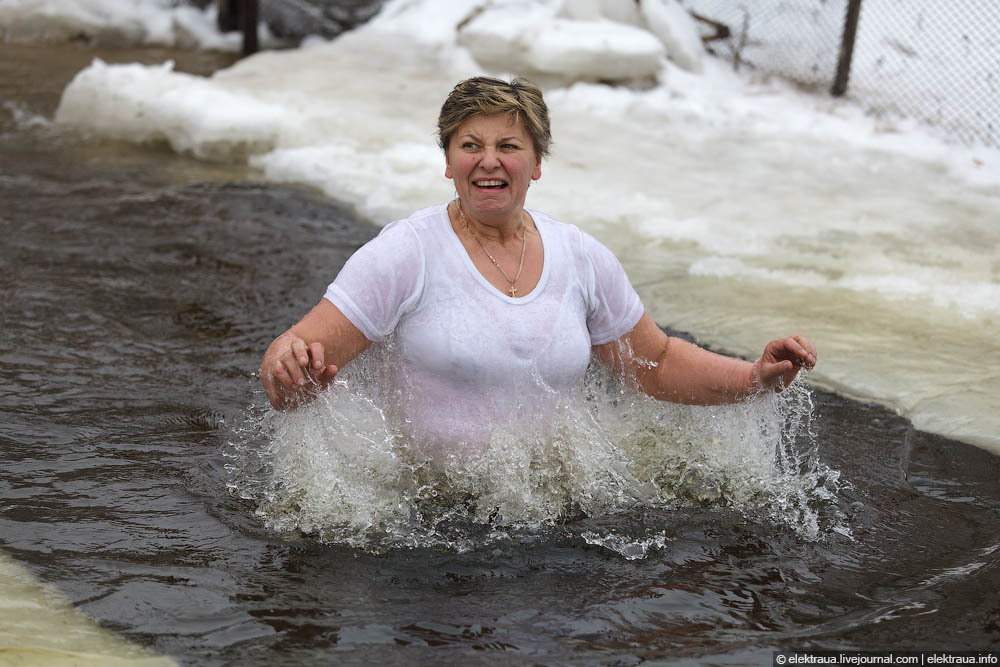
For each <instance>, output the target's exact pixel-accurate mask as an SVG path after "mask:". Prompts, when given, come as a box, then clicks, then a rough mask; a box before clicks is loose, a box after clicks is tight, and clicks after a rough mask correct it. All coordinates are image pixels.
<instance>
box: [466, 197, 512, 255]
mask: <svg viewBox="0 0 1000 667" xmlns="http://www.w3.org/2000/svg"><path fill="white" fill-rule="evenodd" d="M455 212H456V214H457V215H456V217H457V218H458V224H459V226H461V227H465V228H467V229H468V230H469V231H470V232H472V233H473V234H478V235H479V237H480V238H482V239H484V240H489V241H494V242H496V243H499V244H501V245H503V244H505V243H507V242H509V241H517V242H518V243H520V242H521V239H522V238H523V235H524V234H525V233H526V232H527V227H528V224H527V222H526V220H529V219H530V217H529V216H527V215H525V214H524V209H520V208H519V209H518V210H517V214H516V215H514V216H512V217H511V218H508V219H506V220H502V219H501V220H496V221H494V220H488V221H480V220H478V219H477V218H476V217H475V216H473V215H470V214H469V213H468V211H466V210H465V207H464V206H462V200H461V199H456V200H455Z"/></svg>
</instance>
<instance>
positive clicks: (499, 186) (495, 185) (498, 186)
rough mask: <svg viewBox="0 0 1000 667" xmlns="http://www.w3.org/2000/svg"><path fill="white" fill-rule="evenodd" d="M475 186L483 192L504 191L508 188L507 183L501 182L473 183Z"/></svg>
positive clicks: (494, 180) (485, 181)
mask: <svg viewBox="0 0 1000 667" xmlns="http://www.w3.org/2000/svg"><path fill="white" fill-rule="evenodd" d="M472 184H473V185H475V186H476V187H477V188H482V189H483V190H503V189H504V188H506V187H507V181H500V180H496V179H493V180H488V181H487V180H484V181H473V182H472Z"/></svg>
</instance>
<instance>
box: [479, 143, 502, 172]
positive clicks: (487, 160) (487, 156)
mask: <svg viewBox="0 0 1000 667" xmlns="http://www.w3.org/2000/svg"><path fill="white" fill-rule="evenodd" d="M482 166H483V168H485V169H496V168H497V167H499V166H500V154H499V153H497V151H496V149H493V148H487V149H486V150H485V151H484V152H483V159H482Z"/></svg>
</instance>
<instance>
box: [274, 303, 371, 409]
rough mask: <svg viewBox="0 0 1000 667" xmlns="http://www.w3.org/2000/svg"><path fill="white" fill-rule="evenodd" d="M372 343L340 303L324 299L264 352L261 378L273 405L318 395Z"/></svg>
mask: <svg viewBox="0 0 1000 667" xmlns="http://www.w3.org/2000/svg"><path fill="white" fill-rule="evenodd" d="M370 344H371V341H369V340H368V339H367V338H365V335H364V334H363V333H361V331H359V330H358V328H357V327H356V326H354V325H353V324H351V321H350V320H348V319H347V318H346V317H344V314H343V313H341V312H340V310H339V309H338V308H337V307H336V306H334V305H333V304H332V303H330V302H329V301H327V300H326V299H322V300H321V301H320V302H319V303H318V304H317V305H316V306H315V307H314V308H313V309H312V310H311V311H309V313H308V314H307V315H306V316H305V317H303V318H302V319H301V320H300V321H299V322H298V324H296V325H294V326H293V327H292V328H290V329H289V330H288V331H286V332H285V333H283V334H281V335H280V336H278V337H277V338H275V339H274V341H273V342H272V343H271V345H270V346H268V348H267V352H265V353H264V359H263V360H262V361H261V363H260V382H261V384H262V385H264V391H265V392H267V399H268V400H269V401H270V402H271V406H272V407H274V408H275V409H276V410H286V409H288V408H290V407H294V406H296V405H299V404H301V403H302V401H304V400H306V399H308V398H310V397H312V396H314V395H315V393H316V391H317V390H318V389H322V388H323V387H325V386H327V385H328V384H329V383H330V382H333V379H334V378H335V377H336V376H337V372H338V370H339V369H340V368H341V367H342V366H344V365H345V364H347V363H348V362H349V361H351V360H352V359H354V357H356V356H358V355H359V354H361V353H362V352H364V351H365V349H366V348H367V347H368V346H369V345H370Z"/></svg>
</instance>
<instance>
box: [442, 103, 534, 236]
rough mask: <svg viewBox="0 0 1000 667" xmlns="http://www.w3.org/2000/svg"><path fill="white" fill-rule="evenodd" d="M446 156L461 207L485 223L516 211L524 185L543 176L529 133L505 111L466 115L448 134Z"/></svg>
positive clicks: (500, 219) (446, 172) (524, 194)
mask: <svg viewBox="0 0 1000 667" xmlns="http://www.w3.org/2000/svg"><path fill="white" fill-rule="evenodd" d="M445 161H446V165H447V166H446V169H445V176H446V177H448V178H450V179H452V180H453V181H454V182H455V190H457V191H458V195H459V196H460V197H461V198H462V205H463V210H464V211H465V212H466V213H467V214H468V215H470V216H472V217H474V218H476V219H477V220H479V221H481V222H487V223H488V222H502V221H503V220H506V219H510V218H512V217H513V216H519V215H520V212H521V209H522V208H523V207H524V199H525V196H526V194H527V191H528V184H529V183H531V181H532V180H537V179H539V178H541V175H542V158H541V156H539V155H538V154H537V153H536V152H535V147H534V144H533V143H532V141H531V137H530V136H529V135H528V132H527V131H526V130H525V129H524V127H523V125H522V124H521V123H520V122H519V121H517V120H516V118H515V117H514V116H512V115H509V114H491V115H485V114H476V115H473V116H470V117H469V118H467V119H466V120H465V121H464V122H463V123H462V124H461V125H460V126H459V127H458V130H456V131H455V133H454V134H453V135H452V136H451V140H450V141H449V143H448V147H447V149H446V151H445Z"/></svg>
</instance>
